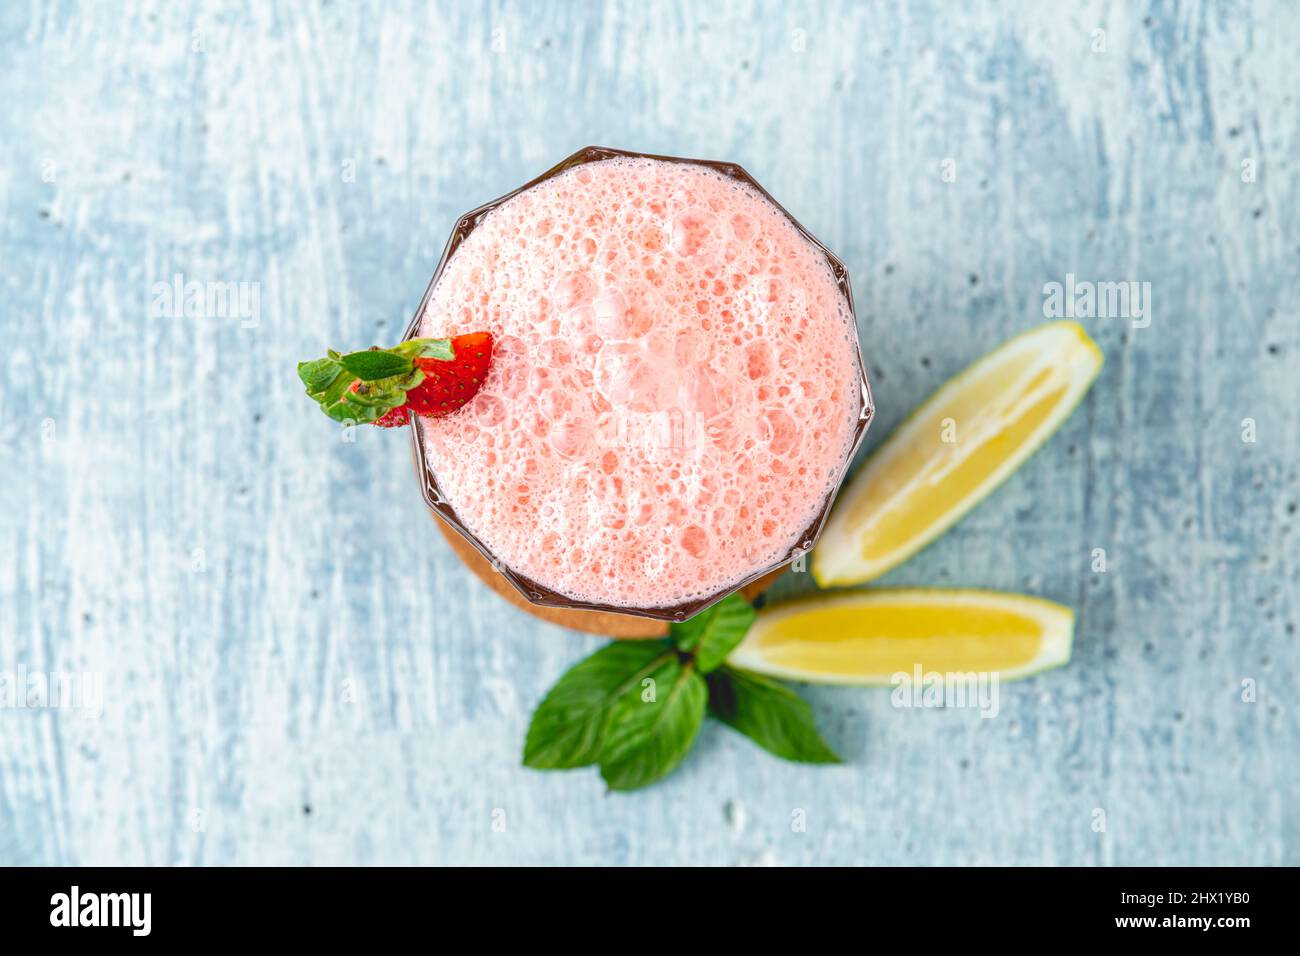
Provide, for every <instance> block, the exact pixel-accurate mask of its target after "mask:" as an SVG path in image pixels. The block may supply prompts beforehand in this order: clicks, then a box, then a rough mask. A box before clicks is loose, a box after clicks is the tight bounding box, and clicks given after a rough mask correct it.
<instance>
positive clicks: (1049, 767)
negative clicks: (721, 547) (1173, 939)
mask: <svg viewBox="0 0 1300 956" xmlns="http://www.w3.org/2000/svg"><path fill="white" fill-rule="evenodd" d="M1097 30H1104V37H1102V36H1101V35H1100V34H1097V33H1095V32H1094V31H1097ZM1103 41H1104V42H1103ZM1102 46H1104V49H1098V48H1099V47H1102ZM1297 48H1300V13H1298V12H1297V11H1296V9H1295V7H1294V6H1292V5H1290V4H1273V3H1252V4H1247V3H1223V4H1198V3H1187V4H1171V3H1160V2H1153V3H1150V4H1146V3H1138V2H1134V3H1120V2H1112V3H1090V4H1069V5H1065V4H1055V3H1053V4H1044V3H1028V4H1025V5H1023V6H1018V7H988V6H984V5H965V4H963V5H960V6H958V5H956V4H949V3H935V4H926V3H916V4H912V3H876V4H871V5H863V4H858V3H807V4H805V3H794V2H790V3H779V4H778V3H771V4H728V3H721V2H708V3H681V2H679V3H664V4H653V5H652V4H642V3H632V2H629V3H620V4H611V5H609V6H603V7H602V6H597V5H595V4H547V5H542V4H537V5H513V4H499V3H498V4H490V5H479V4H452V3H447V4H445V5H440V6H433V7H427V8H426V7H423V6H420V5H409V4H398V3H391V4H390V3H378V2H375V3H342V2H338V3H329V2H324V3H252V2H249V3H246V4H222V3H212V2H202V3H189V2H176V3H162V2H131V3H125V4H122V5H120V6H117V5H113V4H108V3H86V4H84V5H79V4H76V3H67V2H62V3H60V2H51V3H40V4H37V3H5V4H3V5H0V62H2V63H3V64H4V69H3V70H2V71H0V262H2V263H3V266H2V267H0V281H2V282H3V288H2V290H0V291H2V292H3V295H2V296H0V408H2V410H3V414H0V448H2V449H3V456H4V461H5V463H6V465H7V467H6V472H7V475H6V479H5V481H4V483H3V492H0V498H2V499H3V505H2V506H0V671H11V672H12V671H17V670H18V669H19V668H21V667H26V668H28V669H30V670H44V671H54V670H89V671H96V672H100V673H102V674H103V675H104V681H105V696H106V700H105V709H104V712H103V715H102V716H101V717H100V718H99V719H90V718H88V717H87V716H85V715H83V714H81V713H78V712H76V711H69V710H44V711H35V710H8V711H0V862H3V863H28V864H33V863H35V864H54V863H133V864H228V863H243V864H261V863H331V862H362V863H414V862H426V863H427V862H447V863H451V862H456V863H546V862H569V863H669V862H678V863H765V862H777V863H790V864H794V863H806V862H815V861H819V862H838V863H874V864H885V863H1078V864H1143V863H1186V864H1211V863H1258V864H1276V863H1291V864H1296V863H1300V803H1298V802H1297V800H1296V796H1297V789H1298V788H1297V784H1298V783H1300V769H1298V767H1297V760H1296V758H1297V755H1298V754H1300V716H1298V715H1300V709H1297V707H1296V705H1295V703H1294V699H1293V694H1294V688H1295V686H1296V683H1297V679H1300V666H1298V664H1297V655H1296V652H1295V646H1296V637H1295V625H1296V621H1297V619H1298V618H1300V606H1298V605H1300V597H1298V595H1297V592H1298V591H1300V588H1297V578H1298V576H1300V562H1298V561H1297V549H1296V538H1297V537H1298V536H1300V535H1297V532H1296V525H1297V522H1300V517H1298V516H1297V514H1296V512H1297V502H1298V501H1300V481H1298V476H1297V470H1298V469H1300V454H1297V452H1298V448H1297V444H1298V438H1300V376H1297V374H1296V371H1295V363H1296V361H1297V358H1300V321H1298V320H1297V311H1298V310H1300V234H1298V233H1297V228H1296V225H1295V221H1294V218H1293V215H1294V212H1295V210H1296V209H1297V207H1298V203H1300V167H1298V166H1297V162H1298V161H1297V159H1296V156H1297V154H1300V129H1298V125H1300V102H1297V93H1296V86H1295V83H1294V79H1293V77H1294V66H1295V61H1294V57H1295V51H1296V49H1297ZM592 142H596V143H603V144H608V145H615V146H623V147H630V148H635V149H644V150H649V151H656V152H665V153H676V154H683V155H699V156H706V157H715V158H727V159H732V160H737V161H739V162H741V163H743V164H744V165H745V166H746V167H748V168H749V170H750V171H751V172H753V173H754V174H755V176H757V178H758V179H759V180H760V181H761V182H762V183H763V184H764V185H765V186H767V187H768V189H770V190H771V191H772V192H773V193H774V194H775V195H776V196H777V197H778V198H779V199H780V200H781V201H782V202H783V203H784V204H785V205H786V206H787V207H788V208H789V209H791V210H792V211H793V212H794V213H795V214H796V215H797V216H798V217H799V218H800V219H801V220H802V221H803V222H804V224H805V225H807V226H808V227H809V228H810V229H811V230H812V231H813V232H814V233H816V234H817V235H818V236H819V237H820V238H822V239H823V240H824V241H825V242H826V243H827V244H828V245H829V246H830V247H831V248H833V249H835V250H836V251H837V252H838V253H839V254H840V255H841V256H842V257H843V258H844V259H845V261H846V262H847V263H848V265H849V268H850V270H851V273H852V276H853V280H854V284H855V288H856V290H857V293H858V297H859V303H860V309H859V318H860V322H861V326H862V332H863V344H864V350H865V353H866V356H867V361H868V364H869V366H870V369H871V374H872V381H873V385H874V386H875V390H876V393H877V398H878V401H879V405H880V417H879V419H878V422H877V424H876V425H875V427H873V429H872V431H871V433H870V434H869V436H868V440H867V447H868V448H869V447H871V446H872V445H874V444H876V443H877V442H879V441H880V439H881V438H882V437H883V436H884V434H885V433H886V432H887V431H888V430H889V428H890V426H892V425H893V424H894V423H895V422H896V421H898V419H899V418H900V416H902V415H903V414H904V413H905V412H906V411H907V410H908V409H909V408H910V407H911V406H913V405H914V404H915V403H916V402H917V401H918V400H920V399H921V398H922V397H924V396H925V395H926V394H927V392H928V391H929V390H931V389H932V388H933V387H934V386H936V385H937V384H939V383H940V382H942V381H943V380H944V379H945V378H947V377H948V376H949V375H950V374H952V373H954V372H956V371H957V370H959V369H960V368H962V367H963V366H964V365H965V364H966V363H967V362H969V361H970V360H971V359H972V358H973V357H975V356H976V355H978V354H979V353H982V352H983V351H984V350H986V349H987V348H989V347H990V346H992V345H993V344H995V343H997V342H998V341H999V340H1001V339H1003V338H1004V337H1006V336H1008V335H1011V334H1012V333H1015V332H1017V331H1020V330H1023V329H1026V328H1028V327H1030V326H1032V325H1034V324H1036V323H1038V322H1040V321H1042V303H1043V296H1042V287H1043V284H1044V283H1045V282H1050V281H1063V280H1064V277H1065V274H1066V273H1067V272H1074V273H1076V274H1077V275H1078V276H1079V277H1080V278H1081V279H1091V280H1116V281H1118V280H1137V281H1149V282H1151V283H1152V296H1153V321H1152V324H1151V326H1150V328H1147V329H1139V330H1133V329H1130V328H1129V327H1128V323H1127V322H1125V321H1124V320H1122V319H1097V320H1090V321H1088V322H1087V323H1086V324H1087V325H1088V327H1089V330H1090V332H1091V333H1092V334H1093V336H1094V337H1095V338H1096V339H1097V341H1098V342H1099V344H1100V345H1101V346H1102V348H1103V349H1104V351H1105V352H1106V355H1107V360H1108V361H1107V365H1106V369H1105V371H1104V373H1103V375H1102V377H1101V378H1100V380H1099V381H1098V383H1097V385H1096V386H1095V388H1094V389H1093V392H1092V394H1091V396H1090V398H1089V399H1088V400H1087V402H1086V403H1085V404H1084V405H1083V406H1082V407H1081V408H1080V410H1079V411H1078V412H1077V413H1076V414H1075V415H1074V417H1073V418H1072V419H1071V420H1070V421H1069V422H1068V424H1067V425H1066V426H1065V428H1064V429H1063V431H1062V432H1061V433H1060V434H1059V435H1058V436H1057V437H1056V438H1055V439H1054V440H1053V441H1052V442H1051V444H1050V445H1048V446H1047V448H1046V449H1045V450H1044V451H1043V452H1042V453H1040V454H1039V455H1038V456H1037V457H1036V458H1035V459H1033V460H1032V461H1031V462H1030V463H1029V464H1028V465H1027V466H1026V467H1025V468H1024V469H1023V470H1022V471H1021V472H1020V473H1019V474H1018V475H1016V476H1015V477H1014V478H1013V479H1012V480H1011V481H1010V482H1009V484H1008V485H1007V486H1006V487H1004V488H1003V489H1002V490H1001V491H1000V492H999V493H998V494H996V495H995V496H994V497H993V498H991V499H990V500H989V501H987V502H986V503H985V504H984V505H983V506H981V507H980V508H979V509H978V510H977V511H976V512H975V513H974V514H972V515H971V516H970V517H969V518H968V519H967V520H966V521H964V522H963V523H962V524H961V525H960V526H958V527H957V528H956V529H955V530H954V531H953V532H952V533H950V534H949V535H948V536H947V537H945V538H944V539H943V540H942V541H941V542H940V543H938V544H936V545H934V546H933V547H931V548H930V549H929V550H927V551H926V552H925V553H923V554H922V555H920V556H919V557H917V558H916V559H915V560H913V561H912V562H910V563H909V564H907V565H906V566H904V567H903V568H900V569H899V570H897V571H896V572H895V573H894V574H892V575H891V576H890V578H889V579H888V580H889V581H890V582H892V583H909V584H911V583H919V584H961V585H978V586H987V587H995V588H1007V589H1015V590H1027V591H1031V592H1034V593H1038V594H1042V595H1044V596H1047V597H1050V598H1053V599H1056V600H1059V601H1063V602H1065V603H1068V604H1071V605H1073V606H1074V607H1076V608H1077V609H1078V611H1079V629H1078V635H1077V639H1076V647H1075V658H1074V661H1073V663H1072V664H1071V665H1070V666H1069V667H1068V668H1067V669H1065V670H1060V671H1056V672H1054V673H1050V674H1047V675H1043V676H1041V677H1039V678H1036V679H1033V680H1030V681H1027V682H1024V683H1020V684H1014V685H1007V686H1004V687H1003V694H1002V712H1001V715H1000V716H999V717H998V718H997V719H994V720H981V719H980V717H979V716H978V714H977V713H976V712H974V711H970V710H949V711H943V710H938V711H933V710H931V711H909V710H895V709H893V708H891V707H890V704H889V695H888V692H887V691H884V692H881V691H870V690H836V689H820V690H815V691H810V692H809V696H810V698H811V699H812V700H813V701H814V703H815V705H816V708H817V711H818V716H819V719H820V721H821V722H822V723H823V725H824V727H825V728H826V732H827V735H828V736H829V738H830V739H831V740H832V742H833V743H834V744H835V745H836V746H837V747H838V748H839V749H841V751H842V752H843V753H844V754H845V755H847V757H848V758H849V761H850V762H849V763H848V765H846V766H843V767H839V768H834V769H816V770H809V769H802V768H799V767H797V766H792V765H788V764H783V763H781V762H779V761H777V760H775V759H773V758H770V757H768V756H766V755H765V754H764V753H762V752H761V751H758V750H757V749H755V748H753V747H752V746H750V745H749V744H748V743H747V742H746V741H744V740H743V739H741V738H739V737H738V736H736V735H734V734H732V733H731V732H730V731H728V730H726V729H725V728H722V727H720V726H710V727H708V728H706V730H705V733H704V734H703V736H702V740H701V743H700V745H699V747H698V749H697V751H696V752H695V754H693V755H692V756H691V757H690V758H689V760H688V762H687V763H686V764H685V765H684V767H683V769H682V770H681V771H680V772H678V773H677V774H676V775H675V776H673V777H672V778H670V779H669V780H668V781H667V782H665V783H664V784H662V785H660V786H658V787H656V788H654V789H653V790H651V791H647V792H644V793H641V794H637V795H633V796H606V795H604V793H603V792H602V786H601V784H600V781H599V779H598V777H597V776H596V774H595V773H593V772H582V771H579V772H575V773H571V774H537V773H533V772H530V771H526V770H524V769H521V768H520V766H519V752H520V747H521V743H522V740H523V733H524V728H525V726H526V722H527V718H528V713H529V711H530V708H531V706H532V705H533V703H534V702H535V701H536V700H537V699H538V698H539V696H540V695H541V694H542V693H543V692H544V690H545V689H546V688H547V687H548V686H549V684H550V683H551V682H552V681H553V680H554V679H555V678H556V677H557V676H558V675H559V673H560V672H561V671H562V670H563V668H564V667H565V666H566V665H567V664H568V663H570V662H571V661H573V660H575V659H576V658H577V657H579V656H580V655H582V654H584V653H586V652H588V651H590V650H591V649H593V648H595V647H596V646H598V644H599V641H598V640H596V639H592V638H585V637H580V636H577V635H574V634H572V633H567V632H564V631H562V630H560V629H557V628H555V627H551V626H548V625H544V624H541V623H538V622H535V621H533V620H532V619H530V618H528V617H527V616H525V615H523V614H521V613H518V612H516V611H514V610H512V609H511V608H509V607H508V606H507V605H506V604H504V603H503V602H502V601H501V600H499V599H498V598H496V597H494V596H492V594H491V593H490V592H489V591H488V590H487V589H486V588H485V587H483V586H482V585H480V584H479V583H478V582H477V581H476V580H474V579H473V578H472V577H471V576H470V575H469V574H468V572H466V571H465V570H464V569H463V568H462V567H461V566H460V565H459V564H457V563H456V562H455V560H454V559H453V558H452V557H451V555H450V552H449V551H448V550H447V548H446V546H445V545H444V544H443V543H442V541H441V539H440V537H439V536H438V534H437V532H436V529H435V528H434V527H433V525H432V524H431V522H430V519H429V518H428V516H427V515H426V514H425V512H424V511H423V509H422V506H421V504H420V501H419V497H418V495H417V492H416V486H415V481H414V479H413V477H412V474H411V468H410V460H409V451H408V447H407V442H406V439H405V436H394V435H389V434H381V433H368V434H361V435H360V436H359V437H358V438H357V440H356V442H355V443H352V444H349V443H345V442H342V441H340V440H339V431H338V429H337V428H336V427H335V426H334V425H333V424H331V423H330V422H328V421H326V420H325V419H324V417H322V416H321V415H319V413H317V412H315V411H313V410H312V409H311V408H310V407H309V406H308V405H307V404H306V402H305V400H304V399H303V398H302V396H301V394H300V387H299V384H298V382H297V380H296V379H295V377H294V375H293V363H294V362H295V361H296V360H297V359H299V358H302V357H305V356H310V355H313V354H316V353H319V352H320V351H321V349H322V347H323V346H325V345H326V344H330V345H335V346H345V345H350V346H356V345H360V344H365V343H369V342H371V341H372V340H383V339H385V338H392V337H393V336H395V335H396V334H397V333H398V332H399V331H400V330H401V328H402V327H403V326H404V325H405V323H406V321H407V320H408V319H409V317H410V313H411V311H412V309H413V308H414V306H415V305H416V303H417V301H418V300H419V297H420V294H421V292H422V291H423V289H424V286H425V283H426V281H427V280H428V277H429V274H430V272H431V271H432V268H433V266H434V264H435V263H436V261H437V258H438V254H439V251H440V249H441V247H442V244H443V242H444V240H445V239H446V236H447V233H448V232H449V230H450V228H451V225H452V222H453V221H454V219H455V217H456V216H457V215H458V214H459V213H461V212H463V211H465V210H466V209H468V208H470V207H472V206H474V205H477V204H478V203H480V202H482V201H484V200H487V199H490V198H492V197H495V196H496V195H498V194H500V193H502V192H504V191H506V190H508V189H510V188H512V187H514V186H516V185H518V184H519V183H521V182H523V181H525V180H526V179H529V178H531V177H532V176H534V175H535V174H537V173H538V172H540V171H541V170H542V169H544V168H546V167H548V166H550V165H551V164H552V163H554V162H556V161H557V160H559V159H560V158H561V157H563V156H565V155H567V154H568V153H569V152H571V151H572V150H574V149H575V148H577V147H579V146H582V145H585V144H587V143H592ZM946 160H952V161H953V163H952V164H948V165H945V161H946ZM1247 160H1250V161H1252V164H1253V168H1254V169H1255V171H1256V175H1255V176H1254V177H1253V180H1254V181H1249V180H1251V179H1252V177H1251V176H1249V175H1246V176H1245V177H1244V179H1245V180H1246V181H1244V180H1243V171H1245V170H1246V169H1249V168H1251V164H1247V166H1246V167H1243V165H1242V164H1243V162H1244V161H1247ZM945 170H949V171H955V174H956V175H955V180H954V181H946V180H945V177H944V175H943V173H944V171H945ZM947 179H952V177H951V176H949V177H947ZM178 273H179V274H183V275H184V276H185V277H186V279H189V280H198V281H201V282H250V283H258V284H259V285H258V289H259V290H260V313H259V316H258V321H257V322H256V323H255V324H254V323H252V322H241V321H240V319H239V317H238V316H229V317H227V316H221V315H211V314H204V315H200V316H193V317H185V316H184V315H182V316H180V317H175V318H173V317H167V316H157V315H153V314H151V308H150V307H151V304H152V302H153V293H152V289H153V286H154V284H155V283H157V282H168V281H170V280H171V278H172V276H173V275H175V274H178ZM1246 418H1251V419H1253V420H1254V421H1255V423H1256V428H1257V441H1255V442H1253V443H1250V442H1244V441H1243V440H1242V434H1243V432H1242V421H1243V419H1246ZM1094 548H1105V549H1106V553H1107V561H1108V570H1107V571H1106V573H1104V574H1099V573H1093V572H1092V571H1091V570H1090V561H1091V554H1092V551H1093V549H1094ZM801 586H807V585H806V583H804V582H803V581H800V580H794V579H791V580H788V581H787V582H785V584H784V585H783V590H794V589H798V588H799V587H801ZM1247 679H1249V680H1253V681H1255V682H1256V684H1255V686H1256V693H1257V698H1256V700H1255V702H1254V703H1247V702H1243V700H1242V681H1243V680H1247ZM1097 809H1101V810H1104V811H1105V815H1106V822H1107V826H1106V831H1105V832H1104V833H1097V832H1094V829H1093V821H1094V819H1095V813H1094V811H1095V810H1097ZM497 810H501V811H504V819H505V820H506V822H507V825H506V827H505V830H504V832H494V830H493V827H492V823H493V820H494V811H497ZM796 810H802V811H803V812H804V814H805V815H806V820H807V828H806V832H802V833H801V832H795V830H794V829H792V826H791V820H792V814H793V813H794V811H796ZM501 818H502V817H501V815H500V814H497V816H496V819H501Z"/></svg>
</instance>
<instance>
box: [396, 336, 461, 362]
mask: <svg viewBox="0 0 1300 956" xmlns="http://www.w3.org/2000/svg"><path fill="white" fill-rule="evenodd" d="M402 346H405V347H411V348H412V351H411V352H410V353H409V354H410V356H411V358H431V359H440V360H442V361H444V362H450V361H451V360H452V359H454V358H455V357H456V350H455V349H453V348H452V347H451V339H411V340H410V341H409V342H403V343H402ZM404 354H406V353H404Z"/></svg>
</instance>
